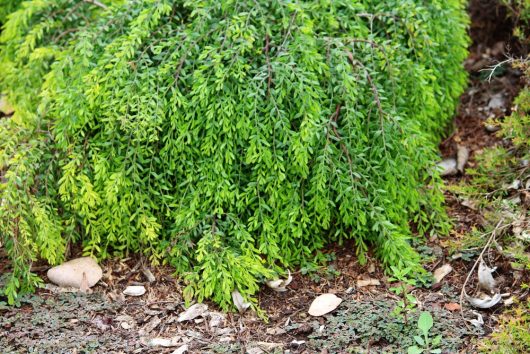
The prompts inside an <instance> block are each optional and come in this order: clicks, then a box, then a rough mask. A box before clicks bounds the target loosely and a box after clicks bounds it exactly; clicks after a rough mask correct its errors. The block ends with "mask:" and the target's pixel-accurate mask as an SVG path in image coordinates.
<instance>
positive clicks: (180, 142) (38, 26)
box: [0, 0, 468, 308]
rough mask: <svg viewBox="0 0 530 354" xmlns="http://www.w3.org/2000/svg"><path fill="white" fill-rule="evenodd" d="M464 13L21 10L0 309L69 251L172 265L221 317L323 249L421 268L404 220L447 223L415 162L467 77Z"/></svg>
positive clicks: (435, 190)
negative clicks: (235, 298)
mask: <svg viewBox="0 0 530 354" xmlns="http://www.w3.org/2000/svg"><path fill="white" fill-rule="evenodd" d="M463 7H464V2H463V1H460V0H451V1H430V2H428V3H425V2H423V1H413V0H399V1H398V0H388V1H362V2H361V1H359V2H357V1H354V2H352V1H299V2H298V1H295V2H293V1H273V2H271V1H263V0H257V1H256V0H252V1H250V0H249V1H246V0H243V1H231V0H227V1H208V0H204V1H184V0H180V1H165V0H129V1H102V2H96V1H75V0H54V1H51V0H34V1H28V2H24V3H22V4H21V5H20V6H18V10H17V11H15V12H13V13H11V14H10V15H9V16H8V17H7V22H6V24H5V26H4V28H3V32H2V37H1V42H2V49H1V54H0V70H1V71H2V72H3V75H2V77H1V78H0V88H1V91H2V92H4V93H6V94H7V95H8V98H9V101H10V102H11V103H12V104H13V105H14V107H15V108H16V113H15V115H14V116H13V117H12V118H9V119H2V120H1V121H0V138H1V139H0V164H1V165H2V184H1V187H0V197H1V200H2V202H1V204H0V240H1V242H2V245H3V247H4V248H5V250H6V251H7V254H8V255H9V257H10V258H11V260H12V275H11V276H10V280H9V281H8V284H7V287H6V289H5V293H6V295H7V296H8V299H9V301H10V302H13V301H14V298H15V297H16V295H17V293H18V292H20V291H22V292H24V291H29V290H31V289H32V287H33V286H35V284H36V282H38V279H37V278H36V277H35V276H34V275H32V273H31V272H30V266H31V263H32V262H33V261H35V260H36V259H38V258H43V259H45V260H46V261H47V262H49V263H50V264H55V263H58V262H60V261H62V260H63V259H64V256H65V254H66V251H67V249H68V245H69V244H71V243H74V242H81V243H82V245H83V250H84V253H85V254H87V255H94V256H97V257H99V258H106V257H109V256H111V255H115V256H122V255H125V254H127V253H129V252H141V253H143V254H145V255H146V256H148V257H149V259H150V260H151V262H152V263H154V264H156V263H160V262H165V263H169V264H171V265H172V266H174V267H175V269H176V272H177V274H179V275H181V276H182V277H183V278H185V280H186V281H187V282H188V284H189V286H188V287H187V288H186V291H185V296H186V297H187V298H188V299H190V298H192V297H196V298H197V299H198V300H199V301H201V300H203V299H204V298H211V299H213V300H214V301H216V302H217V303H219V304H220V305H221V306H222V307H223V308H228V307H230V306H231V293H232V291H234V290H237V291H239V292H240V293H241V294H242V295H243V297H244V298H246V299H248V300H252V299H251V298H252V295H253V294H254V293H255V292H256V291H257V289H258V287H259V284H260V282H261V281H262V280H264V279H266V278H271V277H273V276H274V275H275V274H276V273H278V272H279V271H280V269H281V268H284V267H285V266H292V265H296V264H299V263H300V262H302V261H307V260H310V259H311V257H313V256H314V254H315V251H318V250H319V249H321V248H322V247H323V246H324V245H325V244H326V243H327V242H329V241H341V240H344V239H354V240H355V241H356V249H355V250H352V252H356V254H357V255H358V257H359V258H360V260H361V261H363V260H364V253H365V252H366V251H367V249H368V248H369V247H374V248H375V251H376V253H377V255H378V256H379V257H380V259H381V260H382V261H383V262H384V263H385V264H386V265H388V266H390V265H393V266H395V267H398V268H400V267H410V268H412V269H413V270H414V271H415V272H418V271H421V267H420V265H419V257H418V255H417V253H416V252H415V251H414V250H413V248H412V247H411V246H410V244H409V239H410V237H411V229H410V224H411V221H412V222H414V223H415V225H416V226H417V229H418V230H419V233H420V234H422V233H425V232H426V231H428V230H436V231H438V232H444V231H447V228H448V223H447V220H446V218H445V215H444V211H443V208H442V202H443V197H442V194H441V193H440V180H439V177H438V176H437V174H436V173H435V172H434V171H433V169H432V161H433V159H434V158H435V146H436V145H435V144H436V141H437V138H438V137H439V134H440V133H441V132H442V131H443V128H444V126H445V123H446V121H447V120H448V118H449V117H450V116H451V114H452V112H453V110H454V108H455V105H456V102H457V98H458V96H459V94H460V93H461V92H462V90H463V87H464V85H465V81H466V77H465V73H464V71H463V69H462V66H461V62H462V61H463V59H464V58H465V56H466V46H467V43H468V40H467V37H466V33H465V28H466V25H467V17H466V15H465V11H464V9H463ZM280 267H281V268H280Z"/></svg>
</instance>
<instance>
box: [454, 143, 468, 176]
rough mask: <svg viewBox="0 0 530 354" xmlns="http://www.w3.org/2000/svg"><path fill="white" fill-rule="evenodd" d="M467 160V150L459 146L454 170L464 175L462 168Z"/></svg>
mask: <svg viewBox="0 0 530 354" xmlns="http://www.w3.org/2000/svg"><path fill="white" fill-rule="evenodd" d="M468 159H469V149H468V148H467V147H465V146H461V145H459V146H458V148H457V152H456V169H457V170H458V172H460V173H464V168H465V166H466V164H467V160H468Z"/></svg>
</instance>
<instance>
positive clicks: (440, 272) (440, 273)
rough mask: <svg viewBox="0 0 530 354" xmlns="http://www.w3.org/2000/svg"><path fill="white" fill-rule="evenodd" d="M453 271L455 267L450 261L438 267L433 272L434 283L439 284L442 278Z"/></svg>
mask: <svg viewBox="0 0 530 354" xmlns="http://www.w3.org/2000/svg"><path fill="white" fill-rule="evenodd" d="M452 271H453V267H452V266H451V265H450V264H449V263H446V264H444V265H443V266H441V267H440V268H438V269H436V270H435V271H434V273H433V276H434V283H435V284H437V283H439V282H441V281H442V279H443V278H445V276H446V275H447V274H449V273H451V272H452Z"/></svg>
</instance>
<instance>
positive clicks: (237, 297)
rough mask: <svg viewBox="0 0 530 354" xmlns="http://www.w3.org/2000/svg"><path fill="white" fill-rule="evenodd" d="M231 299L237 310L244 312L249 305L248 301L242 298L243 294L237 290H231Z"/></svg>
mask: <svg viewBox="0 0 530 354" xmlns="http://www.w3.org/2000/svg"><path fill="white" fill-rule="evenodd" d="M232 300H234V305H235V307H236V308H237V309H238V311H239V312H245V311H246V310H247V309H248V308H249V307H250V305H251V304H250V302H247V301H245V299H243V296H241V294H240V293H239V291H237V290H234V291H233V292H232Z"/></svg>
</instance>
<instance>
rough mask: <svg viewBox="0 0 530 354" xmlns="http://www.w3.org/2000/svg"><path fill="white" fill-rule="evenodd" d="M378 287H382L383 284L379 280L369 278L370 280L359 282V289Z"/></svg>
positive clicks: (360, 280)
mask: <svg viewBox="0 0 530 354" xmlns="http://www.w3.org/2000/svg"><path fill="white" fill-rule="evenodd" d="M377 285H381V282H380V281H379V280H378V279H373V278H369V279H359V280H357V287H359V288H362V287H365V286H377Z"/></svg>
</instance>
